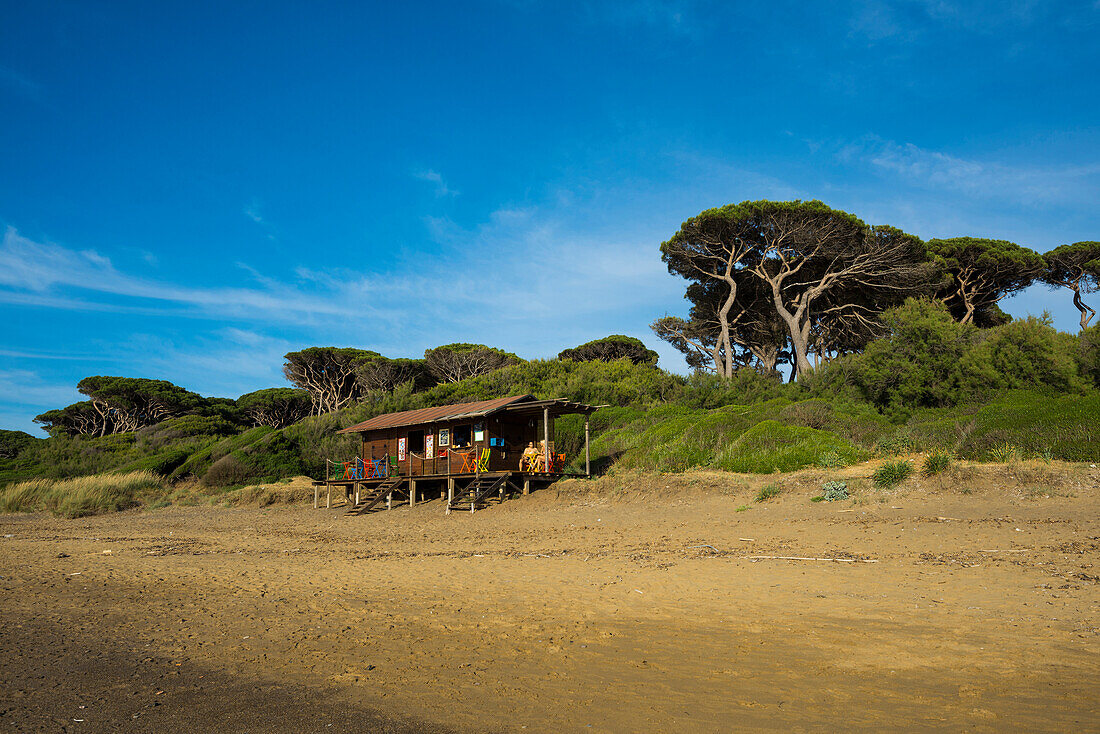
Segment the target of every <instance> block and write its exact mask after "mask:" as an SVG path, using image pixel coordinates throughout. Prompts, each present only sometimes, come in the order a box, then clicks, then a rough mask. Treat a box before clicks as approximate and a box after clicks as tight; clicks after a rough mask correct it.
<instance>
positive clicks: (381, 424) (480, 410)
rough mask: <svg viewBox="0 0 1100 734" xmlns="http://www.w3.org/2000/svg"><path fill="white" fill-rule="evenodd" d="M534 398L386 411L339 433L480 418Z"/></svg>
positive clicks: (501, 399) (517, 397)
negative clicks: (393, 411) (396, 411)
mask: <svg viewBox="0 0 1100 734" xmlns="http://www.w3.org/2000/svg"><path fill="white" fill-rule="evenodd" d="M528 400H534V396H532V395H513V396H512V397H510V398H496V399H495V400H478V401H477V402H473V403H457V404H455V405H440V406H437V407H434V408H420V409H418V410H403V411H401V412H400V413H385V414H383V415H376V416H375V417H373V418H371V419H370V420H366V421H363V422H362V423H357V424H355V425H354V426H348V427H347V428H344V429H342V430H339V431H337V433H360V432H362V431H374V430H378V429H380V428H397V427H398V426H415V425H420V424H422V423H437V422H439V421H447V420H460V419H462V418H479V417H481V416H485V415H489V414H490V413H495V412H496V411H498V410H500V409H501V408H504V407H505V406H508V405H513V404H515V403H520V402H525V401H528Z"/></svg>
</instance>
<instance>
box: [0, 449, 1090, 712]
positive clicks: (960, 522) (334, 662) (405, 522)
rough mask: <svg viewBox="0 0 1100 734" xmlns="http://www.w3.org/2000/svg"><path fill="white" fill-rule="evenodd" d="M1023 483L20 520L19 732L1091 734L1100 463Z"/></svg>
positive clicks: (1, 652)
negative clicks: (967, 733) (352, 512)
mask: <svg viewBox="0 0 1100 734" xmlns="http://www.w3.org/2000/svg"><path fill="white" fill-rule="evenodd" d="M851 471H852V472H858V471H864V473H866V472H865V470H861V469H860V468H853V469H852V470H851ZM1036 471H1038V470H1036ZM979 474H980V476H979ZM1022 474H1023V472H1019V471H1017V472H1016V473H1015V474H1014V473H1013V470H1012V469H1010V468H1007V467H990V468H988V469H982V470H981V472H979V471H978V470H977V469H973V470H971V473H970V474H969V475H966V476H965V477H964V478H963V479H959V480H958V481H957V482H954V483H953V482H952V480H951V479H947V478H945V479H942V480H938V483H928V484H921V483H919V482H915V483H913V484H912V485H911V486H910V487H908V488H906V489H903V490H899V491H897V492H885V493H884V492H877V491H874V490H868V491H867V492H866V493H864V494H863V495H861V496H860V497H859V499H858V500H857V501H856V502H835V503H827V502H820V503H812V502H810V501H809V498H810V497H811V496H813V495H814V494H816V492H815V491H814V487H815V486H816V487H820V480H821V478H822V477H821V476H818V475H815V474H814V473H813V472H807V473H803V474H801V475H799V476H798V477H795V478H793V479H790V486H789V487H788V489H787V491H786V492H784V493H783V494H781V495H780V496H779V497H776V498H775V499H773V500H770V501H768V502H761V503H754V502H753V501H752V492H753V484H752V483H753V482H757V483H758V482H759V480H756V479H752V480H750V479H746V478H744V477H739V476H735V475H725V474H719V473H690V474H686V475H679V476H675V477H662V476H656V475H648V476H641V477H635V478H630V477H627V478H618V479H612V478H609V479H605V480H601V481H599V482H580V481H574V482H563V483H561V484H559V485H557V486H556V487H554V488H551V489H548V490H543V491H539V492H535V493H533V494H532V495H530V496H527V497H519V498H516V499H514V500H510V501H508V502H505V503H503V504H501V505H498V506H493V507H491V508H489V509H486V510H482V511H479V512H477V513H475V514H465V513H464V514H452V515H450V516H445V515H444V514H443V512H442V506H441V504H440V502H439V501H438V500H436V501H430V502H426V503H423V504H420V505H417V506H415V507H411V508H410V507H407V506H402V507H398V508H395V509H393V510H390V511H383V512H379V513H374V514H371V515H367V516H363V517H347V516H345V515H344V514H343V512H344V511H343V509H342V508H333V509H331V510H324V509H321V510H314V509H312V507H306V506H300V505H293V506H271V507H267V508H216V507H168V508H164V509H160V510H154V511H131V512H125V513H119V514H114V515H107V516H100V517H93V518H86V519H80V520H62V519H55V518H51V517H48V516H44V515H7V516H2V517H0V529H2V532H0V535H2V536H3V537H0V549H2V550H0V576H2V577H3V578H2V588H3V604H2V606H0V623H2V627H0V629H2V630H3V632H2V633H0V676H2V686H0V690H2V694H0V696H2V700H0V730H3V731H13V732H23V731H26V732H31V731H34V732H39V731H69V732H104V731H122V732H152V731H160V732H163V731H183V730H188V731H230V730H232V731H248V732H269V731H276V732H278V731H286V732H298V731H317V732H337V731H393V732H406V731H408V732H416V731H528V732H537V731H541V732H560V731H580V732H585V731H590V732H601V731H603V732H632V731H699V732H726V731H740V730H775V731H780V730H782V731H820V730H824V729H837V728H843V729H852V730H875V731H882V730H913V729H920V730H944V731H959V730H972V731H987V732H994V731H997V732H1002V731H1014V730H1015V731H1025V730H1026V731H1088V730H1092V731H1095V730H1098V729H1100V503H1098V500H1100V470H1097V469H1095V468H1089V467H1088V466H1087V465H1085V466H1083V467H1078V468H1070V469H1066V470H1065V471H1064V472H1063V473H1062V474H1061V475H1059V476H1060V477H1061V478H1060V479H1058V480H1057V481H1049V482H1048V481H1046V480H1042V481H1040V484H1043V483H1044V482H1045V484H1046V485H1048V486H1053V487H1054V488H1053V489H1049V490H1043V491H1036V490H1035V489H1034V488H1033V485H1034V481H1032V480H1033V479H1034V478H1033V477H1023V476H1022ZM964 484H965V485H966V486H965V487H963V490H964V491H965V492H969V493H964V491H959V488H960V487H962V485H964ZM956 485H957V486H956ZM793 559H798V560H793ZM820 559H827V560H820Z"/></svg>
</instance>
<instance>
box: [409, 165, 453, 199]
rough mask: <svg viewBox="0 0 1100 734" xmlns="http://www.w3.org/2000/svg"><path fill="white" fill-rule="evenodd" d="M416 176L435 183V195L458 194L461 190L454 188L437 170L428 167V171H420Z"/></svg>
mask: <svg viewBox="0 0 1100 734" xmlns="http://www.w3.org/2000/svg"><path fill="white" fill-rule="evenodd" d="M413 176H414V177H415V178H418V179H420V180H421V181H427V182H429V183H431V184H435V195H436V196H439V197H443V196H458V194H459V193H460V192H458V191H456V190H455V189H452V188H451V187H450V186H448V185H447V182H446V181H444V180H443V176H442V175H441V174H440V173H438V172H437V171H433V170H431V169H428V170H427V171H418V172H416V173H414V174H413Z"/></svg>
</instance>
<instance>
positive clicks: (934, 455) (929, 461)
mask: <svg viewBox="0 0 1100 734" xmlns="http://www.w3.org/2000/svg"><path fill="white" fill-rule="evenodd" d="M954 458H955V457H954V454H952V453H951V452H950V451H947V450H946V449H933V450H932V451H930V452H929V454H928V456H926V457H925V458H924V465H923V466H922V467H921V469H920V473H921V475H923V476H926V477H933V476H935V475H937V474H939V473H941V472H943V471H944V470H945V469H947V467H949V466H951V460H952V459H954Z"/></svg>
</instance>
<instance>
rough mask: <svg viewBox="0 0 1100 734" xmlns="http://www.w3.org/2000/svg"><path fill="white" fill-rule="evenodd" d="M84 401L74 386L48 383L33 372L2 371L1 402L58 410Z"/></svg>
mask: <svg viewBox="0 0 1100 734" xmlns="http://www.w3.org/2000/svg"><path fill="white" fill-rule="evenodd" d="M80 399H82V397H81V395H80V393H78V392H77V391H76V387H75V386H73V385H55V384H50V383H48V382H46V381H45V380H44V379H42V377H41V376H39V374H38V373H37V372H34V371H32V370H19V369H4V370H0V402H2V403H5V404H7V405H24V406H29V407H32V408H41V409H42V410H47V409H49V408H57V407H62V406H65V405H69V404H70V403H73V402H75V401H77V400H80Z"/></svg>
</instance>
